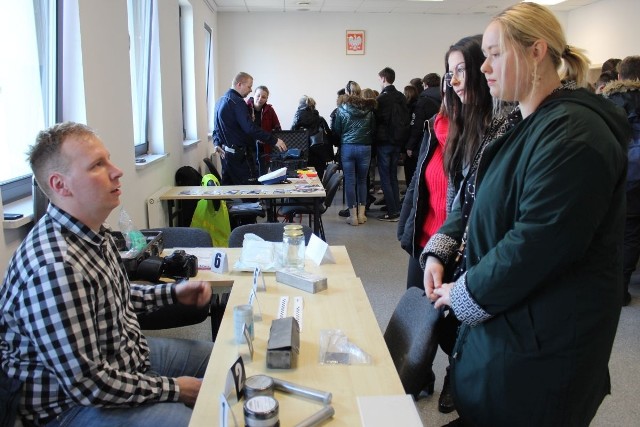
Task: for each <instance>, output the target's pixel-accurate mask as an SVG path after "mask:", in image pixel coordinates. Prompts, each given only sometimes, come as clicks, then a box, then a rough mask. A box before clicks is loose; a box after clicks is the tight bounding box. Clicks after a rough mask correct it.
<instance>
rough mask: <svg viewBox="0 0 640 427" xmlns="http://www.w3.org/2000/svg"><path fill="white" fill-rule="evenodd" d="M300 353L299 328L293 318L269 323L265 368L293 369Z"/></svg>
mask: <svg viewBox="0 0 640 427" xmlns="http://www.w3.org/2000/svg"><path fill="white" fill-rule="evenodd" d="M299 353H300V327H299V325H298V321H297V320H296V319H294V318H293V317H285V318H284V319H276V320H274V321H273V322H272V323H271V330H270V331H269V341H268V342H267V368H271V369H291V368H295V367H296V364H297V362H298V354H299Z"/></svg>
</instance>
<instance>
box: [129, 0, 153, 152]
mask: <svg viewBox="0 0 640 427" xmlns="http://www.w3.org/2000/svg"><path fill="white" fill-rule="evenodd" d="M127 6H128V11H129V40H130V43H129V57H130V59H131V98H132V102H133V133H134V138H133V140H134V144H135V147H136V150H135V152H136V156H140V155H143V154H146V153H147V151H148V147H149V144H148V132H147V128H148V118H149V71H150V62H151V29H152V15H153V8H152V0H128V1H127Z"/></svg>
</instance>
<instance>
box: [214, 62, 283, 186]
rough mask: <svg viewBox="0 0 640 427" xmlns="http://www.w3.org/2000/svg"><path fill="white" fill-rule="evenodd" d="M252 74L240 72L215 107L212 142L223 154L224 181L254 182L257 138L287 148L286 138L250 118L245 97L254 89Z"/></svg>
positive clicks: (239, 183)
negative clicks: (254, 150)
mask: <svg viewBox="0 0 640 427" xmlns="http://www.w3.org/2000/svg"><path fill="white" fill-rule="evenodd" d="M252 85H253V77H251V76H250V75H249V74H247V73H242V72H241V73H238V74H237V75H236V77H235V78H234V79H233V83H232V87H231V88H230V89H229V90H228V91H227V92H226V93H225V94H224V95H223V96H222V98H220V100H219V101H218V106H217V110H216V118H215V124H214V131H213V145H214V147H215V150H216V152H217V153H219V154H220V157H221V158H222V185H242V184H255V183H256V180H257V178H258V172H257V168H256V159H255V153H254V152H253V147H254V146H255V141H256V140H260V141H263V142H264V143H265V144H270V145H275V146H276V147H278V149H279V150H280V151H285V150H286V149H287V146H286V144H285V143H284V141H283V140H281V139H278V138H276V137H275V136H273V135H272V134H270V133H269V132H266V131H264V130H262V129H261V128H260V127H259V126H257V125H256V124H255V123H254V122H253V120H252V119H251V115H250V112H249V109H248V107H247V104H246V103H245V101H244V98H245V97H246V96H247V95H249V94H250V93H251V90H252V89H251V86H252Z"/></svg>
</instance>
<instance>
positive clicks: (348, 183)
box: [340, 144, 371, 208]
mask: <svg viewBox="0 0 640 427" xmlns="http://www.w3.org/2000/svg"><path fill="white" fill-rule="evenodd" d="M340 153H341V157H342V171H343V173H344V191H345V193H346V196H347V206H348V207H349V208H355V207H356V206H358V205H359V204H360V205H365V204H366V203H367V173H368V172H369V163H370V162H371V146H370V145H361V144H342V148H341V150H340ZM356 192H357V193H356Z"/></svg>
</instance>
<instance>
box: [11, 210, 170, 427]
mask: <svg viewBox="0 0 640 427" xmlns="http://www.w3.org/2000/svg"><path fill="white" fill-rule="evenodd" d="M171 291H172V287H171V285H158V286H136V285H135V284H130V283H129V280H128V279H127V276H126V273H125V270H124V266H123V264H122V260H121V258H120V255H119V253H118V251H117V249H116V246H115V243H114V241H113V238H112V236H111V231H110V230H109V229H107V228H105V227H101V230H100V233H99V234H96V233H95V232H93V231H92V230H90V229H89V228H88V227H87V226H86V225H84V224H82V223H81V222H79V221H78V220H76V219H75V218H73V217H71V216H70V215H69V214H67V213H65V212H64V211H62V210H60V209H59V208H57V207H55V206H54V205H50V206H49V209H48V211H47V215H45V216H44V217H43V218H42V219H41V220H40V221H39V222H38V223H37V224H36V225H35V226H34V228H33V230H31V232H30V233H29V235H28V236H27V237H26V238H25V240H24V241H23V242H22V244H21V245H20V247H19V248H18V250H17V251H16V253H15V254H14V256H13V258H12V260H11V263H10V264H9V268H8V269H7V274H6V276H5V279H4V282H3V284H2V287H1V288H0V363H1V366H0V368H1V369H2V370H3V371H5V372H6V373H7V375H8V376H9V377H12V378H18V379H20V381H22V382H23V383H24V386H23V389H22V396H21V399H20V413H21V415H22V416H23V417H24V418H25V419H27V420H30V421H34V422H36V423H46V422H48V421H50V420H52V419H53V418H55V416H56V415H58V414H60V413H62V412H63V411H65V410H67V409H69V408H70V407H72V406H75V405H83V406H103V407H114V406H135V405H138V404H141V403H143V402H152V401H156V402H157V401H176V400H177V399H178V393H179V389H178V386H177V384H176V382H175V380H174V379H172V378H167V377H160V376H156V375H153V374H152V373H149V372H147V371H148V369H149V347H148V345H147V341H146V339H145V337H144V336H143V335H142V333H141V331H140V326H139V324H138V320H137V317H136V314H135V311H143V310H146V311H152V310H154V309H155V308H157V307H158V306H161V305H165V304H170V303H173V297H172V296H171Z"/></svg>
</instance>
